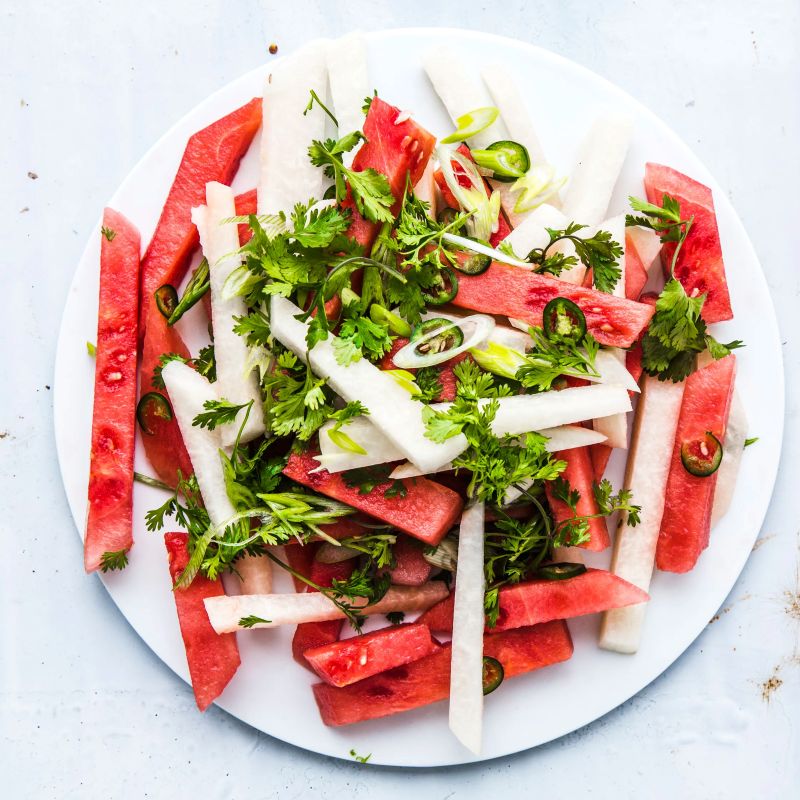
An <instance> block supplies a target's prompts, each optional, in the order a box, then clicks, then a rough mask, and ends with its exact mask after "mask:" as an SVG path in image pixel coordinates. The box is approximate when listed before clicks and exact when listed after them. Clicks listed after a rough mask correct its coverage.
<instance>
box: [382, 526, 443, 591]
mask: <svg viewBox="0 0 800 800" xmlns="http://www.w3.org/2000/svg"><path fill="white" fill-rule="evenodd" d="M423 548H424V545H423V544H422V542H420V541H419V540H418V539H412V538H411V537H410V536H404V535H403V534H399V535H398V537H397V541H396V542H395V544H394V547H392V555H393V556H394V560H395V566H394V567H392V569H390V570H389V574H390V575H391V576H392V583H394V584H396V585H397V586H422V584H423V583H427V581H428V578H430V576H431V572H432V570H433V567H432V566H431V565H430V564H429V563H428V562H427V561H426V560H425V556H424V555H423V554H422V551H423Z"/></svg>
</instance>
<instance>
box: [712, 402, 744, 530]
mask: <svg viewBox="0 0 800 800" xmlns="http://www.w3.org/2000/svg"><path fill="white" fill-rule="evenodd" d="M747 429H748V423H747V414H746V412H745V410H744V404H743V403H742V398H741V397H739V393H738V392H736V391H734V393H733V399H732V400H731V410H730V413H729V414H728V426H727V428H726V429H725V441H724V442H723V443H722V452H723V456H722V463H721V464H720V465H719V470H718V471H717V485H716V486H715V487H714V504H713V505H712V507H711V524H712V525H716V524H717V522H719V520H720V519H722V517H724V516H725V514H726V513H727V511H728V509H729V508H730V505H731V501H732V500H733V493H734V492H735V491H736V479H737V478H738V477H739V468H740V467H741V465H742V455H743V454H744V443H745V440H746V439H747Z"/></svg>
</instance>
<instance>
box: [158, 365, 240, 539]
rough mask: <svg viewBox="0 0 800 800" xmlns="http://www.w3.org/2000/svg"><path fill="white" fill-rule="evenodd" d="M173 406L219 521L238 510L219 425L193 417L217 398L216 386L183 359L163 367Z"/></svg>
mask: <svg viewBox="0 0 800 800" xmlns="http://www.w3.org/2000/svg"><path fill="white" fill-rule="evenodd" d="M161 376H162V377H163V378H164V383H165V384H166V387H167V391H168V392H169V398H170V400H171V401H172V409H173V411H174V413H175V418H176V419H177V420H178V425H179V426H180V429H181V435H182V436H183V441H184V442H185V443H186V449H187V450H188V451H189V457H190V458H191V459H192V466H193V467H194V474H195V477H196V478H197V485H198V486H199V487H200V494H201V495H202V496H203V504H204V505H205V507H206V511H208V516H209V518H210V520H211V523H212V524H213V525H220V524H222V523H224V522H225V521H226V520H228V519H230V518H231V517H232V516H233V515H234V514H235V509H234V507H233V505H232V504H231V501H230V499H229V498H228V492H227V490H226V488H225V476H224V474H223V472H222V461H221V460H220V454H219V453H220V450H221V449H222V437H221V435H220V432H219V429H215V430H209V429H208V428H201V427H199V426H196V425H193V424H192V422H193V421H194V418H195V417H196V416H197V415H198V414H201V413H203V411H204V408H203V403H205V402H206V401H209V400H218V399H219V397H218V396H217V393H216V391H215V390H214V386H213V385H212V384H210V383H209V382H208V381H207V380H206V379H205V378H204V377H203V376H202V375H200V373H198V372H196V371H195V370H193V369H192V368H191V367H189V366H187V365H186V364H184V363H182V362H180V361H170V362H169V363H168V364H167V365H166V366H165V367H164V369H163V370H162V371H161Z"/></svg>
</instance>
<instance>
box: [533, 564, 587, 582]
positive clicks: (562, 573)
mask: <svg viewBox="0 0 800 800" xmlns="http://www.w3.org/2000/svg"><path fill="white" fill-rule="evenodd" d="M584 572H586V565H585V564H571V563H569V562H568V561H561V562H559V563H557V564H545V565H544V566H543V567H539V569H537V570H536V577H537V578H544V579H545V580H547V581H565V580H567V578H574V577H576V576H577V575H583V573H584Z"/></svg>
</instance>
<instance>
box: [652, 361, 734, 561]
mask: <svg viewBox="0 0 800 800" xmlns="http://www.w3.org/2000/svg"><path fill="white" fill-rule="evenodd" d="M735 380H736V357H735V356H734V355H729V356H726V357H725V358H723V359H720V360H719V361H714V362H712V363H711V364H709V365H708V366H707V367H703V368H702V369H699V370H697V371H696V372H694V373H692V375H690V376H689V377H688V378H687V379H686V389H685V391H684V393H683V403H682V404H681V413H680V417H679V418H678V430H677V433H676V434H675V446H674V448H673V451H672V463H671V465H670V470H669V477H668V478H667V489H666V500H665V503H664V514H663V516H662V518H661V531H660V533H659V536H658V546H657V548H656V566H657V567H658V568H659V569H660V570H664V571H666V572H688V571H689V570H691V569H692V568H693V567H694V565H695V564H696V563H697V559H698V558H699V557H700V553H701V552H702V551H703V550H704V549H705V548H706V547H707V546H708V539H709V534H710V531H711V508H712V506H713V501H714V489H715V487H716V485H717V473H716V472H715V473H713V474H712V475H709V476H708V477H706V478H700V477H697V476H695V475H691V474H690V473H689V472H687V470H686V468H685V467H684V466H683V463H682V461H681V444H682V443H683V442H684V441H686V440H691V439H696V438H698V437H701V436H703V434H704V433H705V432H706V431H710V432H711V433H713V434H714V436H716V437H717V439H719V441H720V442H721V441H723V440H724V438H725V429H726V427H727V424H728V413H729V411H730V404H731V398H732V397H733V387H734V382H735ZM724 457H725V456H724V453H723V458H724Z"/></svg>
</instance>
